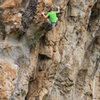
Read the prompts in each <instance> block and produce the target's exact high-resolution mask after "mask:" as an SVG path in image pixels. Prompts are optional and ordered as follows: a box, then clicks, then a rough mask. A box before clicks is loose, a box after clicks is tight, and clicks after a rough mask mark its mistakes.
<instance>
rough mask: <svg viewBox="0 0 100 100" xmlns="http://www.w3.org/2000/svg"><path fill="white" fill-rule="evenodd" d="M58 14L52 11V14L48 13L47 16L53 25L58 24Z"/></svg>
mask: <svg viewBox="0 0 100 100" xmlns="http://www.w3.org/2000/svg"><path fill="white" fill-rule="evenodd" d="M56 14H57V11H51V12H48V13H47V15H46V16H48V17H49V19H50V21H51V22H52V23H55V22H57V15H56Z"/></svg>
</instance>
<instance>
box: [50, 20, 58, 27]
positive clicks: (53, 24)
mask: <svg viewBox="0 0 100 100" xmlns="http://www.w3.org/2000/svg"><path fill="white" fill-rule="evenodd" d="M57 21H58V18H57ZM57 21H56V22H54V23H51V25H52V27H55V26H56V25H57Z"/></svg>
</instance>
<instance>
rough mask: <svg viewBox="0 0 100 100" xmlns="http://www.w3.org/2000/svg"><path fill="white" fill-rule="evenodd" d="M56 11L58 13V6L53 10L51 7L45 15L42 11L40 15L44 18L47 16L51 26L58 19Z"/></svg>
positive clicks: (53, 25)
mask: <svg viewBox="0 0 100 100" xmlns="http://www.w3.org/2000/svg"><path fill="white" fill-rule="evenodd" d="M57 13H60V7H58V10H57V11H53V9H52V8H50V10H49V12H48V13H47V14H46V15H45V14H44V12H42V15H43V17H44V18H49V20H50V22H51V25H52V27H55V26H56V23H57V20H58V18H57Z"/></svg>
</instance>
